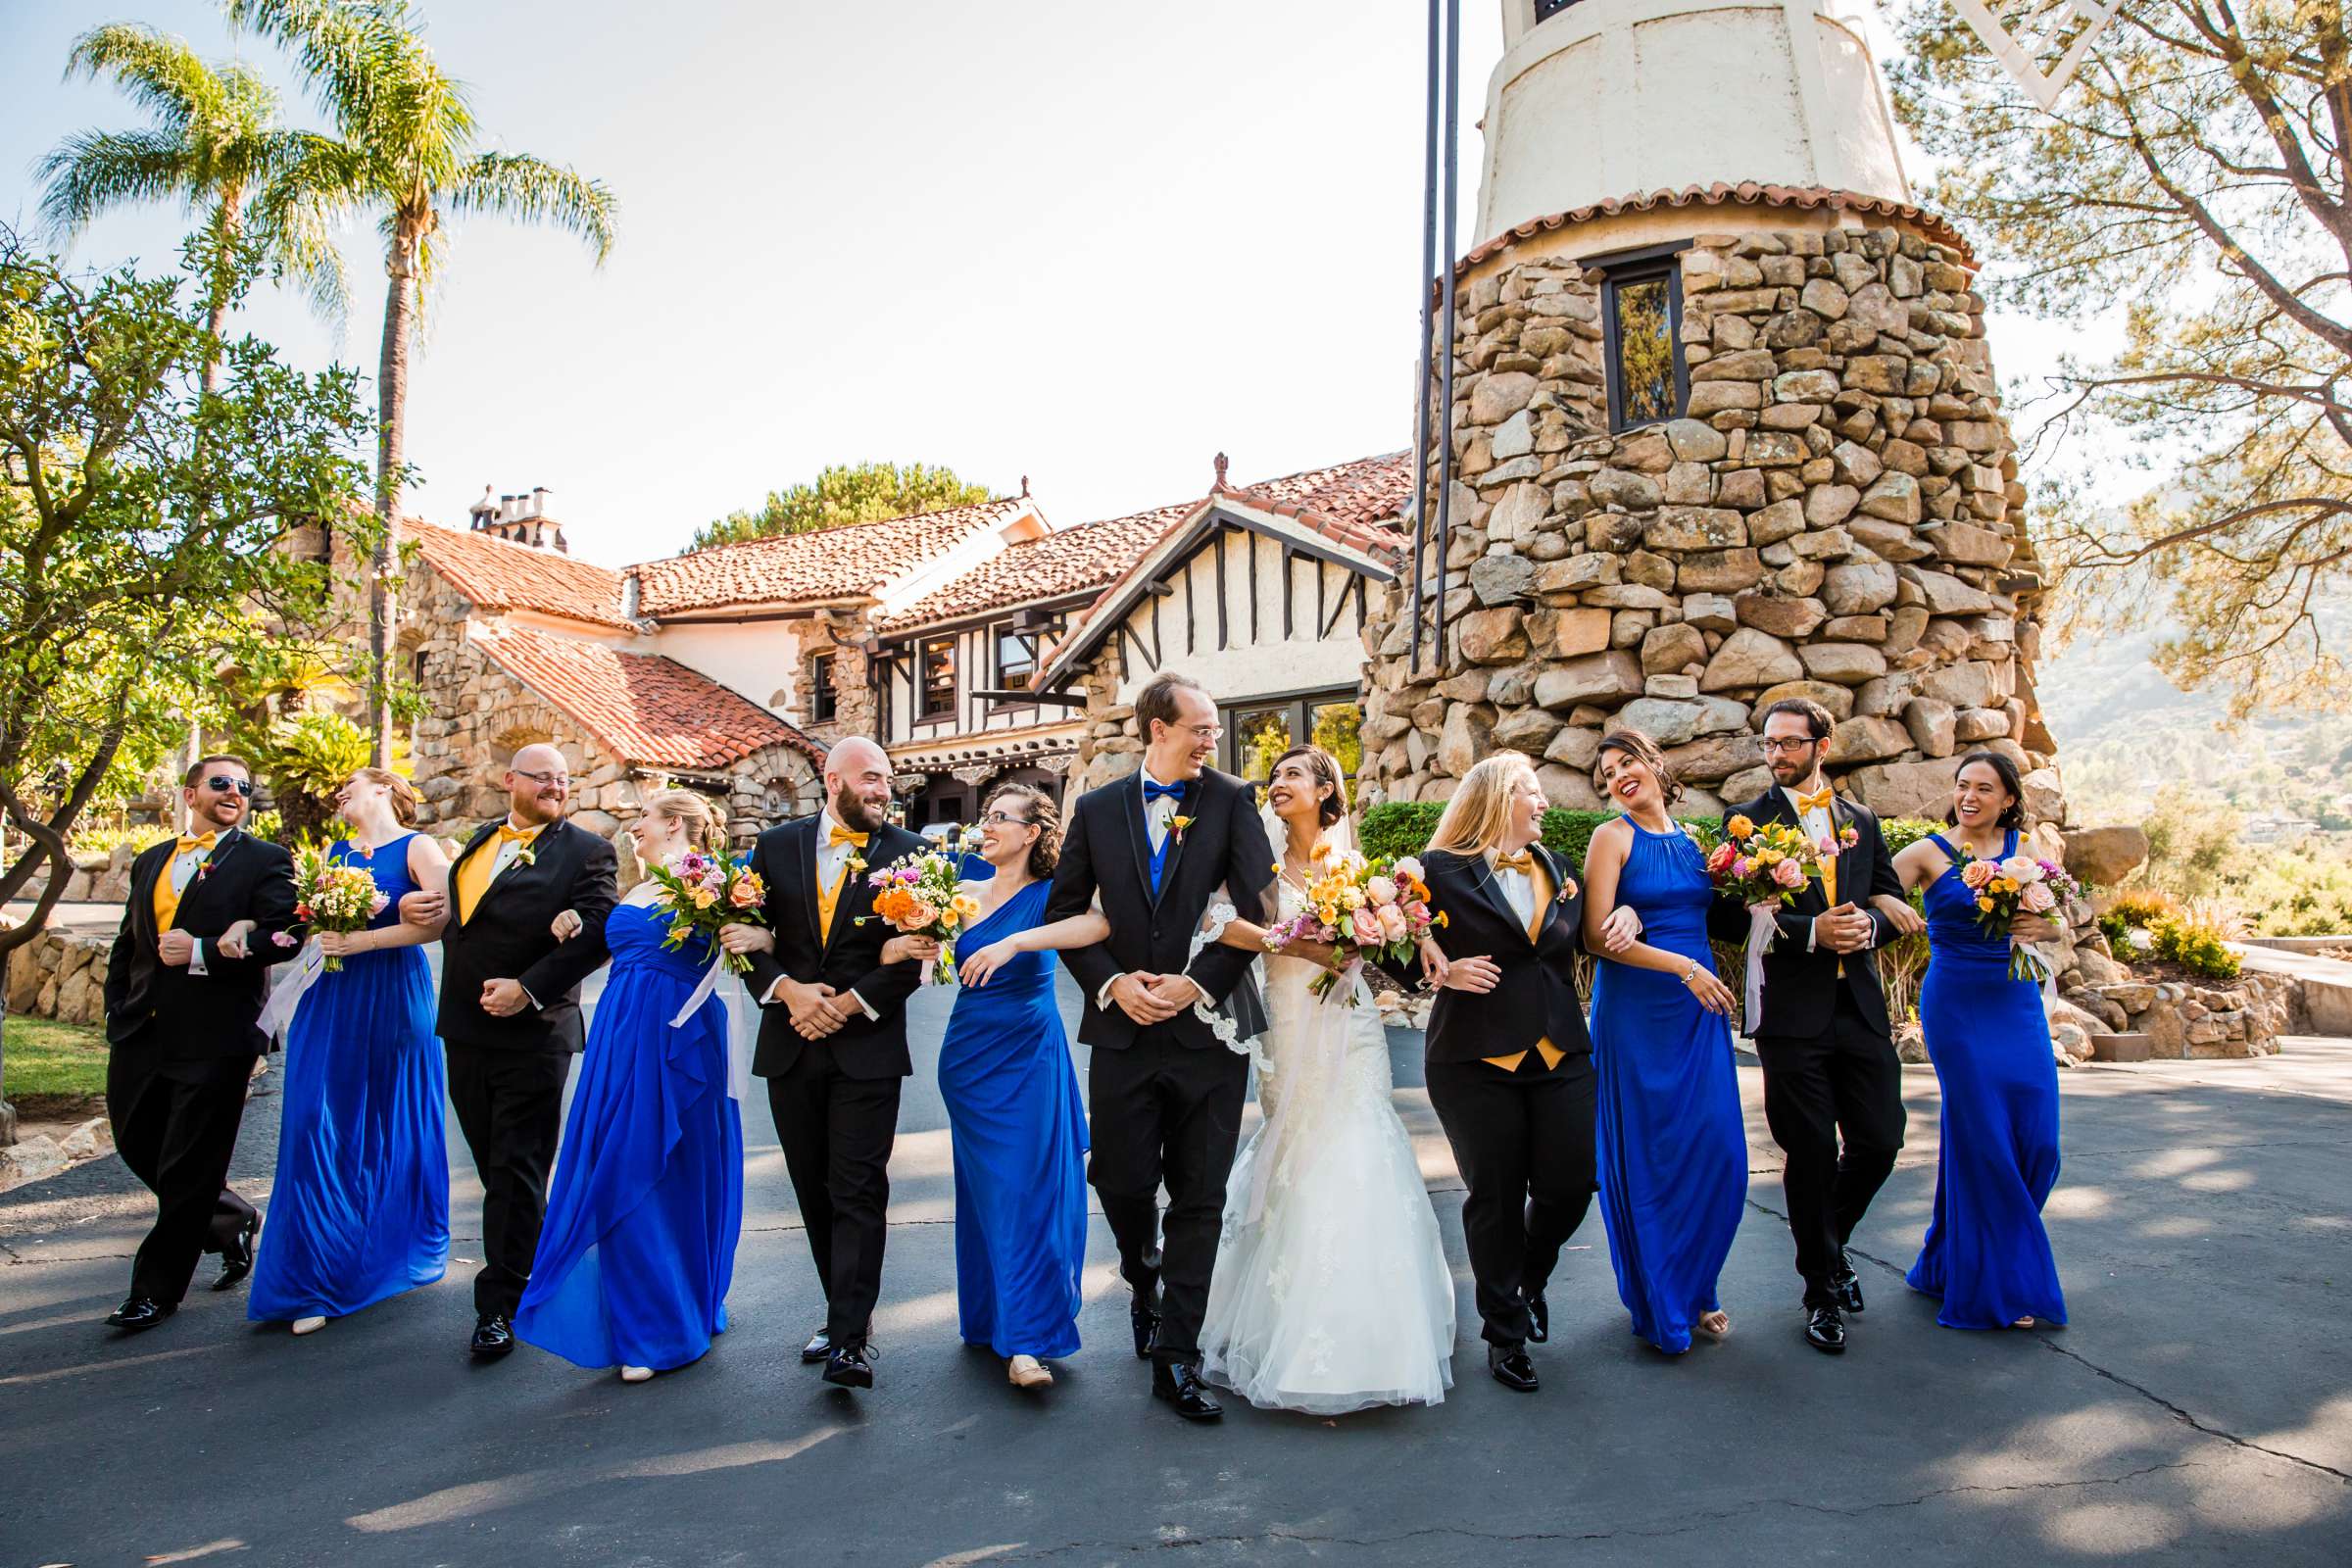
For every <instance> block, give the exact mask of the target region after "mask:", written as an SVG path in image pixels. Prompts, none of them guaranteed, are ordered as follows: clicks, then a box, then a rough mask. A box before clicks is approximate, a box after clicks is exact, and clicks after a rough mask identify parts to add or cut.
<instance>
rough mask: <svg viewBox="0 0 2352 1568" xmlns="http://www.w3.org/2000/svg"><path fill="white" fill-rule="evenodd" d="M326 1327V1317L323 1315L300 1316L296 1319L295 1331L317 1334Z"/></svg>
mask: <svg viewBox="0 0 2352 1568" xmlns="http://www.w3.org/2000/svg"><path fill="white" fill-rule="evenodd" d="M324 1327H326V1319H324V1318H322V1317H298V1318H296V1319H295V1320H294V1332H295V1333H297V1334H316V1333H318V1332H319V1330H320V1329H322V1328H324Z"/></svg>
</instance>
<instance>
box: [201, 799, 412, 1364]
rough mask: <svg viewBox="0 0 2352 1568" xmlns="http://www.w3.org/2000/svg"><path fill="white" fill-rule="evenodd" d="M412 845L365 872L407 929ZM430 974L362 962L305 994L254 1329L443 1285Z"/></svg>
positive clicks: (389, 957)
mask: <svg viewBox="0 0 2352 1568" xmlns="http://www.w3.org/2000/svg"><path fill="white" fill-rule="evenodd" d="M415 836H416V835H414V834H407V833H404V834H402V835H401V836H400V837H399V838H396V839H394V840H393V841H392V842H391V843H389V844H386V845H384V846H382V847H381V848H380V849H378V850H377V851H376V852H375V853H374V854H373V855H362V854H361V853H359V851H358V850H357V849H355V848H354V847H353V846H352V844H351V842H350V841H349V840H343V841H341V842H339V843H337V844H336V845H335V846H334V848H333V849H332V850H330V851H329V852H328V854H329V855H331V856H332V857H333V858H335V859H336V860H338V861H341V862H343V863H346V864H350V865H364V866H366V867H367V868H368V875H370V876H372V877H373V878H375V885H376V887H377V889H378V890H380V891H381V892H382V893H383V894H384V896H385V897H386V898H387V899H389V900H390V901H391V902H390V903H388V904H386V905H385V906H384V908H383V912H382V913H380V914H378V915H376V916H375V918H374V919H372V920H370V921H369V922H368V927H369V929H371V930H378V929H381V928H383V927H385V926H389V925H394V924H397V923H398V922H399V920H400V901H401V898H402V896H403V895H404V894H408V893H412V892H414V891H416V887H417V884H416V883H415V881H413V880H412V879H411V878H410V876H409V841H410V839H412V838H414V837H415ZM445 1077H446V1073H445V1069H444V1065H443V1057H442V1053H441V1043H440V1042H439V1041H438V1040H437V1039H435V1038H434V1035H433V976H432V967H431V964H430V963H429V962H428V961H427V960H426V958H425V956H424V950H423V949H422V948H420V947H405V948H386V949H381V950H379V951H377V952H374V953H359V954H354V955H352V956H350V957H347V958H345V959H344V960H343V967H341V968H340V969H336V970H333V971H330V972H328V973H324V974H321V975H319V978H318V979H317V980H316V981H315V982H313V983H312V986H311V989H310V990H308V991H306V992H304V993H303V997H302V1001H301V1003H300V1004H298V1005H296V1007H295V1009H294V1018H293V1022H292V1023H291V1024H289V1025H288V1026H287V1029H286V1087H285V1094H284V1101H283V1106H282V1108H281V1109H280V1111H279V1112H278V1117H279V1120H278V1134H277V1178H276V1182H275V1184H274V1185H273V1186H272V1187H271V1188H270V1213H269V1223H268V1224H267V1225H265V1226H264V1227H263V1229H262V1241H261V1250H260V1253H259V1255H258V1256H257V1257H256V1258H255V1259H254V1265H253V1290H252V1295H251V1296H250V1297H249V1298H248V1299H247V1302H246V1307H245V1315H246V1316H247V1317H249V1318H251V1319H253V1320H254V1321H255V1322H257V1323H283V1322H289V1321H291V1320H293V1319H295V1318H303V1317H346V1316H349V1315H350V1314H351V1313H353V1312H357V1311H358V1310H360V1308H362V1307H364V1306H368V1305H371V1304H372V1303H374V1302H376V1301H380V1300H382V1299H384V1298H386V1297H388V1296H397V1295H399V1294H400V1293H401V1292H402V1291H406V1290H410V1289H412V1288H414V1287H416V1286H418V1285H430V1284H432V1283H433V1282H434V1281H435V1280H437V1279H439V1278H440V1277H441V1274H442V1270H443V1268H444V1267H445V1266H446V1265H447V1263H448V1261H449V1146H448V1143H447V1140H446V1135H445V1134H444V1133H443V1130H442V1105H443V1103H444V1102H445V1101H446V1099H447V1091H446V1088H445V1086H444V1080H445Z"/></svg>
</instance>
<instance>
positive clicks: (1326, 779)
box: [1269, 746, 1348, 827]
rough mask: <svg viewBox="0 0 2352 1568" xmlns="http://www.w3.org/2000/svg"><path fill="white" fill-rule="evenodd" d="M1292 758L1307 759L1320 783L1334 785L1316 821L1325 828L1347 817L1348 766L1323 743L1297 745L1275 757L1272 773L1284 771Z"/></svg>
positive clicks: (1318, 810) (1308, 768)
mask: <svg viewBox="0 0 2352 1568" xmlns="http://www.w3.org/2000/svg"><path fill="white" fill-rule="evenodd" d="M1293 758H1299V759H1303V760H1305V762H1306V770H1307V771H1308V772H1309V773H1312V774H1313V775H1314V776H1315V782H1316V783H1317V784H1328V785H1330V786H1331V793H1330V794H1329V795H1326V796H1324V797H1323V799H1322V801H1321V803H1320V804H1319V805H1318V807H1317V809H1316V812H1315V820H1316V822H1317V823H1318V824H1319V825H1321V826H1323V827H1329V826H1331V824H1332V823H1334V822H1337V821H1338V820H1339V819H1340V818H1341V817H1343V816H1346V815H1347V814H1348V775H1347V771H1346V769H1344V768H1342V767H1341V766H1340V760H1339V759H1338V758H1336V757H1334V756H1332V755H1331V754H1330V753H1329V752H1327V751H1325V750H1324V749H1323V748H1322V747H1320V746H1294V747H1292V748H1291V749H1290V750H1289V751H1287V752H1285V753H1283V754H1282V755H1281V756H1280V757H1277V758H1276V759H1274V766H1273V767H1272V768H1271V769H1270V770H1269V774H1272V773H1279V772H1281V771H1282V764H1283V763H1285V762H1287V761H1290V760H1292V759H1293Z"/></svg>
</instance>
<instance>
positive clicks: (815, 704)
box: [809, 654, 841, 724]
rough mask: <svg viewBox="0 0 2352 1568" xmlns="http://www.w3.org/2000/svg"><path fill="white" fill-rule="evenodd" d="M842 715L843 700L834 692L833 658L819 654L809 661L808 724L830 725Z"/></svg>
mask: <svg viewBox="0 0 2352 1568" xmlns="http://www.w3.org/2000/svg"><path fill="white" fill-rule="evenodd" d="M840 715H841V698H840V695H839V694H838V693H836V692H835V691H834V690H833V656H832V655H831V654H819V655H817V656H816V657H815V658H814V659H811V660H810V661H809V723H811V724H830V723H831V722H833V720H834V719H836V718H838V717H839V716H840Z"/></svg>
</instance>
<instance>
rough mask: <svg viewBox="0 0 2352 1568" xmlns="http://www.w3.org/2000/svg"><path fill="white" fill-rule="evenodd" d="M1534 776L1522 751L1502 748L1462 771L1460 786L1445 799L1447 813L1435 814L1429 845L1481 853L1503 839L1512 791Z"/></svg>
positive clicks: (1534, 769)
mask: <svg viewBox="0 0 2352 1568" xmlns="http://www.w3.org/2000/svg"><path fill="white" fill-rule="evenodd" d="M1535 777H1536V764H1535V763H1533V762H1531V761H1529V760H1527V757H1526V755H1525V754H1524V753H1521V752H1505V753H1503V754H1501V755H1500V756H1497V757H1490V758H1488V759H1487V760H1485V761H1483V762H1479V763H1477V764H1476V765H1474V766H1473V767H1472V768H1471V769H1470V771H1469V772H1467V773H1465V774H1463V775H1462V784H1461V788H1459V789H1457V790H1455V791H1454V792H1453V799H1452V800H1449V801H1447V802H1446V814H1445V815H1444V816H1441V817H1439V818H1438V830H1437V831H1436V832H1435V833H1433V834H1431V835H1430V836H1429V847H1430V848H1431V849H1433V850H1451V851H1452V852H1453V853H1454V854H1456V855H1484V854H1485V853H1486V852H1487V851H1489V850H1491V849H1493V848H1494V847H1495V845H1497V844H1499V843H1501V842H1502V831H1503V829H1504V828H1505V827H1507V826H1509V825H1510V820H1511V795H1512V792H1513V791H1515V790H1517V789H1518V788H1519V786H1520V784H1521V783H1523V782H1526V783H1533V782H1534V780H1535Z"/></svg>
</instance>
